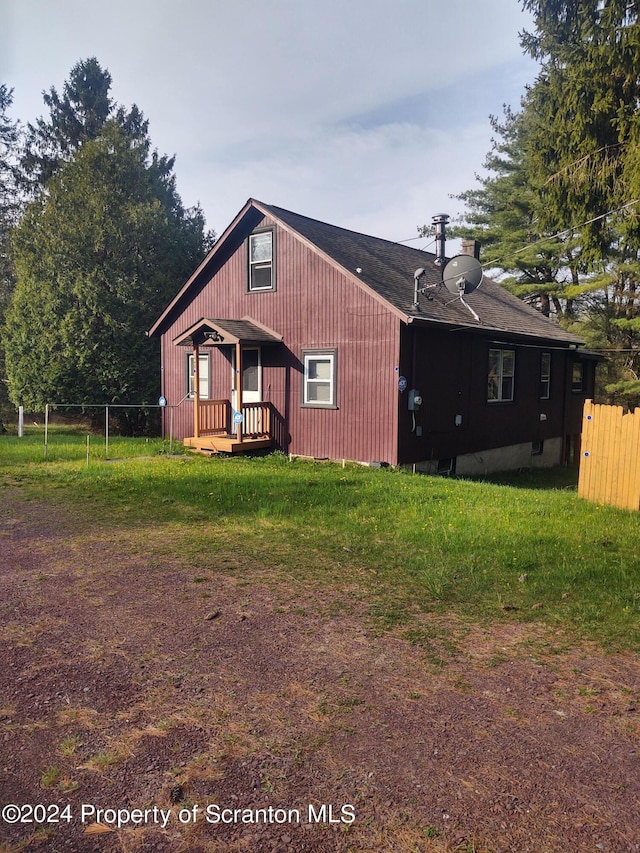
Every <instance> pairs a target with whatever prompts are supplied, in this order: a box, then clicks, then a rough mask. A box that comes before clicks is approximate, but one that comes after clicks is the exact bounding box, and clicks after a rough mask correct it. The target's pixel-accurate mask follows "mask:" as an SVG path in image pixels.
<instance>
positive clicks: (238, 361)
mask: <svg viewBox="0 0 640 853" xmlns="http://www.w3.org/2000/svg"><path fill="white" fill-rule="evenodd" d="M235 379H236V403H237V404H238V411H239V412H240V414H242V344H241V343H240V341H238V343H237V344H236V376H235ZM242 427H243V424H242V423H239V424H237V430H236V435H237V436H238V441H239V442H240V444H242V432H243V430H242Z"/></svg>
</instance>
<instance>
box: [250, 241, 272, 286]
mask: <svg viewBox="0 0 640 853" xmlns="http://www.w3.org/2000/svg"><path fill="white" fill-rule="evenodd" d="M273 267H274V264H273V231H271V230H269V231H258V232H257V233H256V234H251V235H250V236H249V290H250V291H254V290H275V278H274V274H273V272H274V270H273Z"/></svg>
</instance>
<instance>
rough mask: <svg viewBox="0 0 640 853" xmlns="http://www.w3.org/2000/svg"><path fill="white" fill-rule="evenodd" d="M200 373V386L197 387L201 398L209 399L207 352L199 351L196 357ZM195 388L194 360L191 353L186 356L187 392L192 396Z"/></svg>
mask: <svg viewBox="0 0 640 853" xmlns="http://www.w3.org/2000/svg"><path fill="white" fill-rule="evenodd" d="M198 367H199V374H200V377H199V378H200V387H199V388H198V391H199V396H200V399H201V400H208V399H209V353H200V356H199V358H198ZM195 389H196V360H195V358H194V355H193V353H189V355H188V356H187V392H188V394H189V396H190V397H193V395H194V393H195Z"/></svg>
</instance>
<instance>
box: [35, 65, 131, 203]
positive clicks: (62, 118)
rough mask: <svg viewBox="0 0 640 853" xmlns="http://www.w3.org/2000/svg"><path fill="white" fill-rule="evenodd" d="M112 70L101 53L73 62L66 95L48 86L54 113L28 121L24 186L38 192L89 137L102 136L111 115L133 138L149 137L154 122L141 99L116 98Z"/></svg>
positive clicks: (48, 103) (48, 102)
mask: <svg viewBox="0 0 640 853" xmlns="http://www.w3.org/2000/svg"><path fill="white" fill-rule="evenodd" d="M111 83H112V79H111V74H110V73H109V71H107V70H106V69H103V68H102V67H101V65H100V63H99V62H98V60H97V59H96V58H95V57H91V58H90V59H85V60H82V61H80V62H78V63H77V64H76V65H74V66H73V68H72V69H71V72H70V74H69V79H68V80H67V81H66V82H65V84H64V87H63V90H62V95H59V94H58V92H57V90H56V88H55V87H54V86H52V87H51V88H50V89H49V91H48V92H43V100H44V103H45V105H46V106H47V107H48V108H49V117H48V118H44V117H40V118H39V119H37V121H36V123H35V125H34V124H28V125H27V138H26V143H25V148H24V153H23V156H22V161H21V167H22V176H23V184H24V187H25V188H26V189H27V190H28V191H30V192H31V193H36V192H37V191H38V190H39V189H40V188H42V187H44V186H46V184H47V183H48V181H49V180H50V179H51V178H52V177H53V175H55V173H56V172H57V170H58V169H59V168H60V166H61V165H62V164H63V163H65V162H68V161H69V160H70V159H72V157H73V156H74V154H75V153H76V152H77V151H79V150H80V148H81V147H82V145H83V144H84V143H85V142H88V141H89V140H91V139H96V138H97V137H98V136H99V135H100V133H101V132H102V129H103V127H104V125H105V124H106V122H107V121H115V122H116V123H117V124H118V125H119V126H120V127H121V128H122V129H123V130H124V131H126V132H127V133H128V134H129V136H131V138H132V139H134V140H137V141H144V140H145V138H146V137H147V136H148V122H147V121H146V120H145V119H144V116H143V115H142V113H141V112H140V110H139V109H138V107H137V106H135V104H134V105H133V106H132V107H131V109H130V110H125V109H124V107H122V106H117V105H116V104H115V103H114V101H113V99H112V98H111V96H110V94H109V92H110V90H111Z"/></svg>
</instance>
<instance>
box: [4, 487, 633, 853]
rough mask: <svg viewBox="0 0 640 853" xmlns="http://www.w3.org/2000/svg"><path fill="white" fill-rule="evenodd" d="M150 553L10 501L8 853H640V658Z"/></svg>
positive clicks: (253, 568)
mask: <svg viewBox="0 0 640 853" xmlns="http://www.w3.org/2000/svg"><path fill="white" fill-rule="evenodd" d="M152 544H153V543H151V544H150V547H149V548H148V549H141V548H139V547H131V545H130V543H129V542H128V541H127V539H126V536H120V537H119V538H118V540H117V541H116V540H109V539H108V538H106V537H104V536H97V535H94V534H92V533H91V532H87V531H86V529H80V528H79V526H78V524H77V521H76V519H74V518H73V516H72V515H71V514H69V513H67V512H66V511H63V510H61V509H59V508H52V507H50V506H47V505H46V504H44V503H38V502H26V501H24V500H23V499H22V497H21V495H20V493H19V491H18V490H15V491H13V492H10V493H9V494H4V495H3V496H2V499H1V503H0V564H1V565H0V583H1V589H2V595H1V604H0V606H1V608H2V609H1V617H2V618H1V621H0V637H1V640H2V664H1V668H0V805H2V806H4V811H3V812H2V820H0V851H21V850H29V851H30V850H44V851H94V850H95V851H101V853H111V851H113V852H114V853H115V851H120V852H121V853H123V851H172V852H173V851H176V853H177V851H218V850H220V851H222V850H224V851H245V850H246V851H259V853H261V851H267V853H270V851H274V853H275V851H282V852H283V853H284V851H295V853H298V851H300V853H301V852H302V851H309V853H312V851H322V853H324V851H327V853H331V852H332V851H374V850H380V851H402V853H408V851H430V850H436V851H437V850H440V851H443V850H448V851H450V850H460V851H469V853H470V851H481V850H482V851H484V850H491V851H535V853H541V851H571V853H574V851H583V850H584V851H598V850H605V851H638V850H640V764H639V753H638V749H639V742H638V735H639V733H640V664H639V662H638V660H637V659H636V658H635V657H634V656H632V655H616V656H604V655H603V654H601V653H600V652H598V651H597V650H594V649H588V648H581V649H575V648H574V649H568V648H564V647H563V641H562V638H561V637H559V636H557V635H554V634H553V633H552V632H550V631H549V630H548V629H543V628H540V627H535V626H531V625H529V626H526V625H518V624H515V623H514V624H509V623H506V622H505V623H504V624H501V625H499V626H497V627H493V628H491V629H481V628H468V627H465V626H461V625H460V624H458V623H457V622H455V620H453V619H452V620H451V621H450V623H448V624H447V623H443V622H442V620H439V621H438V624H437V625H436V624H435V622H434V621H432V622H430V619H432V617H425V619H424V625H423V628H422V631H421V632H418V634H419V635H420V636H421V637H422V639H423V641H422V642H420V643H414V644H410V643H409V642H407V641H406V639H402V638H401V637H400V636H399V635H394V634H393V633H383V634H376V633H375V632H373V631H372V629H371V625H370V623H368V622H367V620H366V618H365V616H364V614H363V613H358V611H357V605H351V606H350V607H348V608H345V606H344V602H343V601H340V600H338V599H339V596H337V595H332V594H330V593H327V592H326V591H325V592H322V591H317V590H313V591H308V590H305V589H304V588H301V587H300V586H299V585H296V584H295V583H293V582H292V583H286V582H284V581H283V580H282V579H274V578H273V577H272V576H271V575H270V574H269V573H267V572H266V571H264V570H263V568H262V567H261V566H260V564H259V562H256V564H255V565H249V566H248V565H237V566H234V564H233V556H230V555H224V554H221V555H219V561H220V569H221V571H220V573H216V572H211V571H207V572H206V573H205V574H203V575H200V574H199V571H198V567H191V566H189V565H188V564H185V560H184V559H183V558H181V557H180V554H179V553H175V555H174V556H173V557H172V556H169V557H166V553H170V549H169V550H167V548H165V556H164V557H162V558H158V556H157V554H158V549H157V548H154V547H152ZM431 628H434V629H435V628H437V631H436V630H433V631H432V632H431V633H430V629H431ZM443 628H446V629H447V630H448V631H449V632H450V636H451V638H452V643H442V637H443ZM429 636H433V637H435V638H439V639H435V640H434V642H433V643H431V644H430V643H429V642H428V641H427V639H428V637H429ZM425 638H427V639H425ZM453 640H455V642H453ZM35 806H39V807H37V808H31V807H35ZM118 824H119V825H118ZM3 845H4V846H3Z"/></svg>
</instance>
